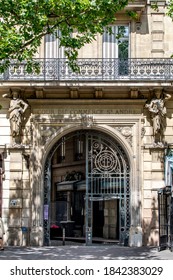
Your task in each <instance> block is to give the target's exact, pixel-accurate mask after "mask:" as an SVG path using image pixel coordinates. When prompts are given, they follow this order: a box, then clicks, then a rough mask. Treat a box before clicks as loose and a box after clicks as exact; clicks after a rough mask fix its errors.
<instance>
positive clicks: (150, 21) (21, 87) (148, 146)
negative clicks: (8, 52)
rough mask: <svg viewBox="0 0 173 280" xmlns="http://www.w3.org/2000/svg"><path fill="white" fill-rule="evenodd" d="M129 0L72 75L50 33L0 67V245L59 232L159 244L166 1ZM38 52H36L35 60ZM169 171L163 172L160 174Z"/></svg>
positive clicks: (169, 106)
mask: <svg viewBox="0 0 173 280" xmlns="http://www.w3.org/2000/svg"><path fill="white" fill-rule="evenodd" d="M158 5H159V6H158V10H157V11H156V10H154V9H153V8H152V1H149V0H147V1H145V0H143V1H134V2H133V3H131V4H129V6H128V7H127V9H126V10H134V11H136V12H137V15H138V17H137V19H136V20H134V19H132V18H131V17H130V16H129V15H128V14H127V13H126V11H122V12H121V13H119V14H117V20H116V22H115V24H113V25H112V30H113V31H115V32H116V33H117V32H119V30H121V31H122V32H123V33H124V35H123V36H122V38H119V39H116V37H115V36H114V37H111V36H113V35H108V34H103V36H101V35H98V37H97V40H96V41H95V42H94V43H93V44H91V45H87V46H86V47H85V48H83V49H82V50H81V51H80V53H79V66H80V69H81V71H80V73H73V72H72V71H71V70H70V69H69V68H68V66H67V64H66V63H65V58H64V56H63V49H60V48H59V46H58V42H57V41H56V40H55V39H54V38H53V37H51V36H49V37H46V38H45V39H44V42H43V45H42V46H41V47H40V52H39V55H38V57H37V59H38V61H39V62H40V65H41V71H40V74H39V75H36V74H34V73H33V74H27V73H25V71H24V64H23V65H21V66H20V67H19V68H16V66H15V62H12V64H11V66H10V68H9V70H8V71H7V72H6V73H4V74H0V80H1V84H0V104H1V106H2V108H1V110H0V127H1V128H0V207H1V209H0V211H1V214H2V217H3V220H4V224H5V228H6V235H5V242H6V244H8V245H19V246H23V245H29V244H30V245H36V246H37V245H38V246H42V245H50V244H51V242H52V239H54V238H55V237H57V238H58V237H61V235H62V230H61V229H62V227H63V226H64V227H65V228H66V235H67V237H68V238H69V239H70V238H71V239H77V238H78V239H80V238H81V239H82V238H86V243H87V244H90V243H91V242H92V241H94V238H100V239H103V240H117V241H118V242H120V243H122V244H124V245H130V246H142V245H158V241H159V228H158V198H157V190H158V189H160V188H163V187H165V186H166V184H167V180H169V182H170V180H171V172H170V173H169V175H168V174H166V175H165V160H166V156H167V154H168V152H170V151H171V146H172V144H173V140H172V135H173V131H172V127H173V117H172V111H173V100H172V91H173V90H172V83H173V60H172V59H171V58H170V56H171V54H172V51H173V35H172V29H173V23H172V21H171V19H170V18H169V17H167V16H166V6H167V3H166V1H158ZM43 58H45V59H43ZM168 176H169V178H168Z"/></svg>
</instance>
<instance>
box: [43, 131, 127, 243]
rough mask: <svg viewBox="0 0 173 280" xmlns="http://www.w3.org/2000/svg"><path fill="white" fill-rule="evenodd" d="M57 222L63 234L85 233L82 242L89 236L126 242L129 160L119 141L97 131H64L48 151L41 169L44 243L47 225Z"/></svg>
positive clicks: (47, 239)
mask: <svg viewBox="0 0 173 280" xmlns="http://www.w3.org/2000/svg"><path fill="white" fill-rule="evenodd" d="M62 226H65V228H66V234H67V236H69V237H70V236H71V237H74V238H75V237H85V240H86V244H87V245H88V244H91V243H92V240H93V238H94V237H101V238H104V239H116V240H119V242H120V243H122V244H127V242H128V237H129V229H130V164H129V159H128V157H127V154H126V152H125V151H124V149H123V147H122V146H121V145H120V143H118V142H117V141H116V140H115V139H113V138H112V137H110V136H108V135H106V134H104V133H102V132H98V131H94V130H79V131H75V132H72V133H69V134H67V135H66V136H64V137H62V138H61V139H60V140H59V141H58V142H57V143H56V144H54V146H53V147H52V149H51V151H50V152H49V155H48V157H47V160H46V163H45V170H44V244H45V245H48V244H50V239H51V236H52V231H53V229H56V228H57V229H58V228H61V227H62ZM57 232H58V230H57ZM57 234H58V233H57Z"/></svg>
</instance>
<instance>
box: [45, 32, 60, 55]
mask: <svg viewBox="0 0 173 280" xmlns="http://www.w3.org/2000/svg"><path fill="white" fill-rule="evenodd" d="M57 35H58V36H60V31H59V30H57ZM45 57H46V58H64V47H60V44H59V39H58V38H57V36H55V35H53V34H48V35H46V36H45Z"/></svg>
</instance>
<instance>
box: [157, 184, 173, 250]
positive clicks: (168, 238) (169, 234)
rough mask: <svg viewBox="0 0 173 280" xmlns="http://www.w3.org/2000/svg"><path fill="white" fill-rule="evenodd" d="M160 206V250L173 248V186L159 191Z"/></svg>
mask: <svg viewBox="0 0 173 280" xmlns="http://www.w3.org/2000/svg"><path fill="white" fill-rule="evenodd" d="M158 208H159V251H161V250H165V249H167V248H169V249H170V250H171V251H172V250H173V197H171V186H166V187H165V188H162V189H160V190H159V191H158Z"/></svg>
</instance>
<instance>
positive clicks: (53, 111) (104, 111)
mask: <svg viewBox="0 0 173 280" xmlns="http://www.w3.org/2000/svg"><path fill="white" fill-rule="evenodd" d="M141 112H142V111H141V109H125V108H123V109H68V108H67V109H38V108H37V109H33V113H34V114H58V115H64V114H71V115H75V114H76V115H78V114H120V115H124V114H130V115H131V114H141Z"/></svg>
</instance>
